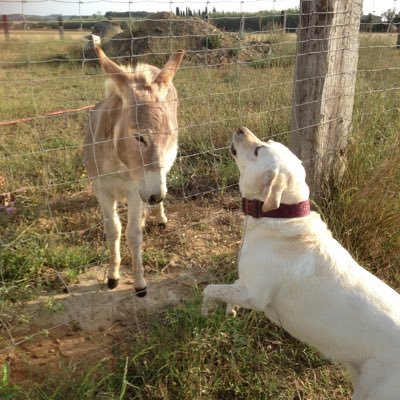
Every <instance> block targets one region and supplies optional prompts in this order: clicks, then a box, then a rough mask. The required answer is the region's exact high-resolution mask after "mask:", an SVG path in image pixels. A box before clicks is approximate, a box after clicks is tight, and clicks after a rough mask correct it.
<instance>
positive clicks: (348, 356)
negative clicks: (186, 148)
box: [202, 127, 400, 400]
mask: <svg viewBox="0 0 400 400" xmlns="http://www.w3.org/2000/svg"><path fill="white" fill-rule="evenodd" d="M231 152H232V154H233V156H234V158H235V161H236V163H237V165H238V167H239V170H240V181H239V187H240V192H241V194H242V197H243V210H244V212H245V214H247V216H246V219H245V234H244V238H243V242H242V248H241V252H240V260H239V280H238V281H236V282H235V283H234V284H231V285H208V286H207V287H206V288H205V290H204V294H203V295H204V299H203V305H202V312H203V313H204V314H205V315H207V314H208V312H209V311H210V310H211V309H212V308H214V307H215V305H216V304H217V303H218V302H224V303H227V313H231V314H232V313H234V306H240V307H244V308H249V309H253V310H258V311H263V312H264V313H265V314H266V315H267V317H268V318H270V319H271V320H272V321H273V322H274V323H276V324H278V325H281V326H282V327H283V328H284V329H286V330H287V331H288V332H289V333H290V334H292V335H293V336H294V337H296V338H298V339H300V340H302V341H304V342H306V343H308V344H310V345H312V346H315V347H316V348H318V349H319V350H320V351H321V352H322V353H323V354H324V355H326V356H328V357H330V358H332V359H334V360H336V361H338V362H340V363H342V364H343V365H344V366H345V367H346V368H347V369H348V370H349V371H350V374H351V378H352V383H353V388H354V394H353V400H399V399H400V295H399V294H398V293H397V292H395V291H394V290H393V289H391V288H390V287H389V286H387V285H386V284H385V283H383V282H382V281H380V280H379V279H378V278H376V277H375V276H373V275H372V274H370V273H369V272H367V271H366V270H365V269H363V268H362V267H360V266H359V265H358V264H357V263H356V261H354V259H353V258H352V257H351V256H350V254H349V253H348V252H347V251H346V250H345V249H344V248H343V247H342V246H341V245H340V244H339V243H338V242H337V241H336V240H335V239H333V237H332V235H331V232H330V231H329V230H328V229H327V227H326V224H325V223H324V222H323V221H322V220H321V218H320V216H319V215H318V214H317V213H315V212H310V209H309V200H308V196H309V189H308V186H307V185H306V183H305V170H304V168H303V166H302V164H301V161H300V160H299V159H298V158H297V157H296V156H295V155H294V154H293V153H291V152H290V150H289V149H288V148H286V147H285V146H283V145H282V144H280V143H277V142H274V141H272V140H270V141H268V142H262V141H260V140H259V139H258V138H257V137H256V136H255V135H254V134H253V133H252V132H251V131H250V130H249V129H247V128H244V127H242V128H239V129H238V131H237V132H236V133H234V135H233V139H232V146H231ZM372 217H373V216H371V218H372Z"/></svg>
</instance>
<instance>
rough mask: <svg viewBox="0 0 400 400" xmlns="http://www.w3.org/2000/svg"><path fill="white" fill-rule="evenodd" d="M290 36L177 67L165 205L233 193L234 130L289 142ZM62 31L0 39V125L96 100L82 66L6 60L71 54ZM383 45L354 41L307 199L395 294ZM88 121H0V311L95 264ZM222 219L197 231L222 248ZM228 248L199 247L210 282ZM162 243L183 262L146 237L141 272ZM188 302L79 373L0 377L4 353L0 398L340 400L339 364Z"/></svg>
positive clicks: (391, 96) (395, 123) (249, 317)
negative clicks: (342, 102)
mask: <svg viewBox="0 0 400 400" xmlns="http://www.w3.org/2000/svg"><path fill="white" fill-rule="evenodd" d="M289 38H290V39H287V41H288V43H283V44H281V45H280V46H278V53H277V54H274V57H275V58H274V59H272V60H270V61H269V62H267V61H268V60H267V61H265V62H264V61H262V60H261V61H260V60H253V62H249V63H248V64H243V65H233V66H224V67H223V68H214V67H212V66H210V67H208V68H205V67H204V68H184V69H182V70H181V71H180V72H179V73H178V75H177V76H176V79H175V84H176V87H177V89H178V92H179V96H180V108H179V122H180V127H181V129H180V153H179V155H180V156H181V157H180V159H179V160H178V161H177V163H176V164H175V165H174V167H173V169H172V171H171V173H170V176H169V188H170V193H171V195H172V196H173V199H174V200H173V201H175V202H179V201H181V200H182V198H183V197H187V196H199V195H201V194H202V193H208V194H207V199H208V200H207V201H209V202H210V203H212V202H214V203H217V202H218V204H222V205H226V204H225V199H226V198H228V197H229V198H231V197H232V191H230V190H228V189H227V188H228V187H230V186H231V185H234V184H236V183H237V180H238V172H237V169H236V167H235V165H234V162H233V161H232V159H231V157H230V156H229V152H228V149H227V147H228V145H229V139H230V136H231V134H232V132H233V131H234V129H236V128H237V126H238V125H247V126H248V127H249V128H251V129H252V130H253V131H254V132H255V133H257V134H258V135H259V136H261V137H264V138H267V137H274V138H275V139H276V140H280V141H282V142H284V143H285V142H286V141H287V132H288V131H289V130H290V119H291V115H290V114H291V108H290V105H291V98H292V79H293V67H294V66H293V63H292V62H284V61H283V60H286V59H287V60H290V55H291V54H293V49H294V39H293V37H292V36H289ZM277 40H279V41H280V42H285V40H286V39H285V40H284V39H282V38H281V37H280V38H278V39H277ZM72 41H73V40H72V38H71V40H67V41H65V43H62V44H61V45H60V43H59V42H56V41H54V43H53V42H51V43H47V42H44V41H43V40H38V41H37V42H36V43H30V44H27V43H26V40H23V39H18V40H16V43H15V44H14V45H10V44H4V43H0V46H1V47H0V57H1V61H7V62H8V61H12V63H13V64H12V65H4V64H2V66H1V69H0V79H1V81H2V85H0V99H1V107H0V120H9V119H15V118H22V117H26V116H37V115H42V114H44V113H46V112H50V111H54V110H58V109H63V108H75V107H80V106H84V105H88V104H93V103H95V102H96V101H97V100H98V99H100V98H101V96H102V92H103V77H102V76H101V75H100V69H99V68H98V67H96V66H95V65H93V64H86V63H81V62H70V61H64V62H54V61H49V62H41V63H33V64H30V65H28V64H20V65H17V64H16V62H18V61H22V62H24V61H26V60H27V54H28V55H29V57H30V59H31V60H34V61H45V60H53V59H54V58H57V57H55V56H57V55H58V54H62V53H66V54H68V52H70V51H71V49H72V50H73V51H74V52H76V51H77V49H78V50H79V46H80V45H79V44H76V42H75V41H73V43H72ZM394 43H395V36H387V35H372V36H371V35H362V37H361V44H362V47H361V49H360V57H359V73H358V76H357V87H356V99H355V108H354V119H353V129H352V134H351V139H350V142H349V148H348V169H347V172H346V174H345V177H344V180H343V182H342V183H341V185H340V187H339V188H338V189H337V190H336V191H335V192H334V193H333V194H332V196H331V197H330V198H329V199H327V201H326V203H325V204H322V205H321V212H322V213H323V216H324V218H325V220H327V222H328V225H329V226H330V228H331V229H332V231H333V233H334V235H335V236H336V237H337V238H338V239H339V241H340V242H342V243H343V244H344V245H345V247H346V248H348V249H349V250H350V251H351V253H352V254H353V255H354V256H355V257H356V258H357V259H358V260H359V261H360V262H361V263H362V264H363V265H364V266H366V267H367V268H368V269H369V270H371V271H373V272H374V273H376V274H377V275H378V276H379V277H380V278H382V279H384V280H385V281H387V282H388V283H390V284H391V285H392V286H393V287H395V288H396V289H399V287H400V276H399V272H398V271H399V270H400V269H399V268H400V229H399V226H400V197H399V193H400V168H399V165H400V158H399V155H398V149H399V145H400V143H399V136H398V132H399V130H400V118H399V110H398V96H399V95H398V89H397V90H394V88H398V83H399V82H400V72H399V70H398V68H397V59H398V55H399V54H398V50H396V49H395V48H393V47H389V46H393V45H394ZM71 46H72V47H71ZM371 46H374V47H371ZM281 56H285V58H282V57H281ZM273 60H275V61H273ZM184 67H188V66H187V65H184ZM255 67H256V68H255ZM86 121H87V112H80V113H76V114H75V113H72V114H68V115H64V116H57V117H47V118H44V119H36V120H34V121H32V122H27V123H22V124H19V125H13V126H6V127H2V131H1V134H0V153H1V157H0V171H1V172H0V174H1V175H2V176H3V177H4V178H5V181H6V182H5V185H4V187H1V188H0V192H8V191H17V192H16V200H15V205H14V207H15V213H14V214H13V215H12V216H8V215H6V214H4V211H2V210H0V217H1V218H0V238H1V239H0V240H1V243H0V244H1V248H0V265H1V269H0V281H1V284H0V290H1V292H0V295H1V300H0V305H1V306H2V309H6V307H8V306H10V305H12V304H13V303H15V302H24V301H26V300H28V299H31V298H32V297H33V296H36V295H37V294H38V293H39V292H40V291H41V290H43V289H44V290H48V289H51V288H55V287H59V286H62V284H63V283H62V282H61V281H60V276H61V277H62V278H63V279H64V280H66V281H74V280H75V279H76V278H77V276H78V273H79V272H81V270H82V268H83V267H84V266H85V265H88V264H92V263H96V264H100V263H101V262H103V261H105V260H106V259H107V252H106V250H105V243H104V237H103V231H102V226H101V215H100V212H99V210H98V209H97V208H96V203H95V201H94V200H93V196H91V195H89V194H88V193H90V192H89V191H88V180H87V177H86V175H85V172H84V170H83V167H82V163H81V151H82V147H81V143H82V138H83V130H84V126H85V123H86ZM221 191H222V192H223V194H224V196H220V193H221ZM214 192H215V193H216V195H213V194H212V193H214ZM210 193H211V194H210ZM225 194H226V196H225ZM234 196H236V197H238V194H237V193H234ZM182 204H184V203H182ZM199 212H200V210H199ZM199 215H201V214H199ZM189 217H190V216H187V219H188V220H189V219H190V218H189ZM200 222H201V223H202V225H201V224H200V223H199V224H198V225H199V226H198V229H199V230H200V228H201V229H203V230H206V231H207V229H209V228H210V227H209V226H207V225H208V221H200ZM229 224H230V222H229V221H228V223H227V225H226V226H224V225H222V226H220V227H219V231H221V232H222V233H221V238H217V237H214V236H210V237H209V240H221V243H224V240H225V241H226V240H227V239H226V238H225V237H224V236H223V235H224V230H226V232H227V231H228V230H229V229H232V227H231V226H230V225H229ZM200 225H201V226H200ZM234 229H237V230H239V228H238V227H237V226H236V227H234ZM184 231H185V229H184V227H183V228H182V234H184ZM180 233H181V232H180ZM237 240H239V236H237ZM204 249H207V245H205V246H204ZM236 251H237V246H231V247H229V250H227V251H225V252H221V253H220V254H213V253H210V254H198V258H199V259H200V258H201V259H202V260H206V262H204V264H207V265H208V268H209V269H210V274H211V275H212V276H213V278H212V280H213V281H219V282H228V281H233V280H234V279H235V276H236V270H235V262H236ZM204 252H205V253H206V251H204ZM172 253H174V254H177V257H178V258H181V259H182V263H185V262H187V263H188V264H189V261H190V262H193V261H194V262H195V261H196V260H192V259H190V260H188V259H186V258H185V257H186V255H185V254H184V249H180V243H179V240H177V241H176V243H174V247H173V249H165V250H164V248H162V249H161V250H160V248H157V247H156V246H154V247H152V246H151V245H150V244H148V245H147V247H146V249H145V251H144V255H143V257H144V260H145V264H146V265H147V266H149V267H150V268H151V269H153V270H155V271H160V270H162V269H163V268H164V267H165V266H166V265H167V264H168V262H169V256H170V254H172ZM209 266H211V267H209ZM199 303H200V295H199V293H197V294H195V295H194V296H193V298H192V299H190V300H188V302H186V303H184V304H182V305H180V306H178V307H175V308H171V309H167V310H162V311H160V312H159V314H157V315H155V316H154V318H152V319H151V321H147V323H146V325H145V326H143V327H142V330H141V334H138V335H137V337H136V340H135V341H134V342H133V343H132V344H131V345H130V346H129V348H128V349H126V348H125V349H119V348H118V347H116V348H115V351H114V359H113V362H112V363H111V365H110V362H108V361H103V362H98V361H96V362H94V363H93V365H92V367H91V368H90V369H87V368H83V369H80V368H77V367H76V366H75V365H66V366H64V368H63V373H62V374H61V375H60V374H58V375H57V374H56V375H55V377H49V378H48V379H46V380H44V382H41V383H37V384H35V385H31V386H29V387H19V386H18V385H16V384H14V383H13V379H12V373H13V366H12V364H11V365H10V364H9V363H8V362H5V363H4V364H3V365H2V366H1V371H0V397H1V398H5V399H7V398H12V399H30V400H31V399H32V400H35V399H78V400H79V399H82V400H83V399H96V400H97V399H152V400H155V399H188V400H189V399H202V400H204V399H206V400H208V399H210V400H211V399H218V400H220V399H221V400H223V399H250V398H251V399H274V400H276V399H298V400H300V399H306V398H307V399H312V400H314V399H315V400H317V399H328V398H335V399H339V400H340V399H347V398H348V397H349V392H350V383H349V380H348V377H347V376H346V375H345V374H344V373H343V371H341V370H340V369H339V368H338V367H337V366H335V365H332V364H330V363H329V362H327V361H324V360H322V359H321V358H320V356H319V355H317V354H316V353H315V352H314V351H313V350H311V349H310V348H308V347H307V346H304V345H303V344H300V343H299V342H297V341H296V340H294V339H292V338H291V337H289V336H288V335H287V334H286V333H284V332H283V331H282V330H280V329H279V328H277V327H275V326H274V325H272V324H271V323H269V322H268V321H267V320H266V318H265V317H264V316H262V315H260V314H257V313H248V312H242V313H240V315H239V316H238V318H236V319H226V318H225V317H224V315H223V310H222V308H221V309H220V310H218V311H217V313H216V314H215V315H213V316H211V317H210V318H208V319H206V318H203V317H202V316H201V315H200V313H199Z"/></svg>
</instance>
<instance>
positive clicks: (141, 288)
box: [125, 196, 147, 297]
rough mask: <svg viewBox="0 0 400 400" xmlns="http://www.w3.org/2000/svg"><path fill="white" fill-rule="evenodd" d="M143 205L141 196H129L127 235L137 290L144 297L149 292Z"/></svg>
mask: <svg viewBox="0 0 400 400" xmlns="http://www.w3.org/2000/svg"><path fill="white" fill-rule="evenodd" d="M143 206H144V205H143V201H142V200H141V199H140V197H139V196H130V197H129V198H128V225H127V227H126V232H125V236H126V242H127V244H128V247H129V251H130V253H131V257H132V268H133V277H134V285H135V290H136V294H137V295H138V296H139V297H144V296H146V294H147V290H146V288H147V285H146V280H145V279H144V269H143V265H142V240H143V229H142V217H143V208H144V207H143Z"/></svg>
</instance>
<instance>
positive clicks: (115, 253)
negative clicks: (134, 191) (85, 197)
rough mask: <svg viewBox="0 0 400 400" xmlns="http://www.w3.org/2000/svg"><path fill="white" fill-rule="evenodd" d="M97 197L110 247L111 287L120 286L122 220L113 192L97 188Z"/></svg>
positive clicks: (109, 281) (109, 269)
mask: <svg viewBox="0 0 400 400" xmlns="http://www.w3.org/2000/svg"><path fill="white" fill-rule="evenodd" d="M95 192H96V197H97V199H98V201H99V204H100V207H101V208H102V211H103V218H104V231H105V234H106V238H107V243H108V247H109V249H110V263H109V267H108V282H107V286H108V288H109V289H114V288H116V287H117V286H118V281H119V267H120V264H121V255H120V239H121V222H120V220H119V217H118V213H117V202H116V200H115V198H114V196H113V195H112V194H111V193H108V192H106V191H102V190H100V189H98V190H95Z"/></svg>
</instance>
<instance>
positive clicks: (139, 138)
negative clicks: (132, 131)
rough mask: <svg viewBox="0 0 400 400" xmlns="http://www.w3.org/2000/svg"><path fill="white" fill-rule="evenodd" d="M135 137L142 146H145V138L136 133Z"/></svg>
mask: <svg viewBox="0 0 400 400" xmlns="http://www.w3.org/2000/svg"><path fill="white" fill-rule="evenodd" d="M135 139H136V140H137V141H138V142H139V143H141V144H143V146H145V147H147V142H146V140H145V139H144V138H143V136H142V135H137V136H135Z"/></svg>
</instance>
